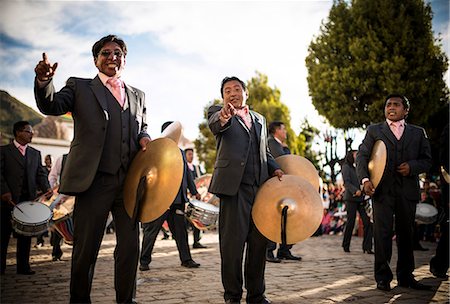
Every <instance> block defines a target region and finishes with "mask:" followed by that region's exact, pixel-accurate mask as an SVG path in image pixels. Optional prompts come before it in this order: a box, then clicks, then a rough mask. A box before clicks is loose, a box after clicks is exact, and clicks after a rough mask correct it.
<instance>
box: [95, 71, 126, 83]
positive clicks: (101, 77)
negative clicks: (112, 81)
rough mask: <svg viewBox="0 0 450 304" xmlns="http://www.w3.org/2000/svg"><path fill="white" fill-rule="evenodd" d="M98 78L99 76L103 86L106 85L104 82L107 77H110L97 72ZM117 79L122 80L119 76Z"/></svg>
mask: <svg viewBox="0 0 450 304" xmlns="http://www.w3.org/2000/svg"><path fill="white" fill-rule="evenodd" d="M98 78H100V81H101V82H102V83H103V85H104V86H106V82H107V81H108V79H109V78H112V77H109V76H108V75H106V74H103V73H102V72H98ZM119 79H120V80H122V79H121V78H120V77H119ZM122 83H123V81H122Z"/></svg>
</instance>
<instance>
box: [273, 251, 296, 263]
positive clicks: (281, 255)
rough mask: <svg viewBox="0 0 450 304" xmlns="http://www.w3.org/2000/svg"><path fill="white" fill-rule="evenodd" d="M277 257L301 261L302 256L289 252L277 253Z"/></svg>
mask: <svg viewBox="0 0 450 304" xmlns="http://www.w3.org/2000/svg"><path fill="white" fill-rule="evenodd" d="M277 258H279V259H280V260H291V261H301V260H302V258H301V257H299V256H295V255H293V254H291V253H290V252H289V253H283V254H277Z"/></svg>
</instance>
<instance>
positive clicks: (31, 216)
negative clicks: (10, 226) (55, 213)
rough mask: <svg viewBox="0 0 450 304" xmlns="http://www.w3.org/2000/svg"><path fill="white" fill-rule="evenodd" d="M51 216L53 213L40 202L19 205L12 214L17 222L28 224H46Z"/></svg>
mask: <svg viewBox="0 0 450 304" xmlns="http://www.w3.org/2000/svg"><path fill="white" fill-rule="evenodd" d="M19 208H20V210H19ZM51 214H52V212H51V211H50V209H49V208H48V207H47V206H46V205H44V204H42V203H38V202H22V203H19V204H17V207H14V209H13V212H12V216H13V218H14V219H15V220H16V221H18V222H21V223H28V224H38V223H42V222H46V221H48V220H49V219H50V217H51Z"/></svg>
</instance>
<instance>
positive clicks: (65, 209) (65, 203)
mask: <svg viewBox="0 0 450 304" xmlns="http://www.w3.org/2000/svg"><path fill="white" fill-rule="evenodd" d="M74 205H75V197H74V196H68V195H65V194H59V195H58V197H57V198H56V199H55V201H54V202H53V203H52V206H53V207H54V208H53V217H52V220H51V221H50V224H49V225H50V227H51V228H53V229H56V231H57V232H58V233H59V234H60V235H61V237H62V238H63V240H64V242H65V243H66V244H69V245H73V220H72V213H73V208H74Z"/></svg>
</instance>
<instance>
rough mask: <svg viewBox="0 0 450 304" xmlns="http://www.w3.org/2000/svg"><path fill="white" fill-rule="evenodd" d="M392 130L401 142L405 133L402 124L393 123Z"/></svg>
mask: <svg viewBox="0 0 450 304" xmlns="http://www.w3.org/2000/svg"><path fill="white" fill-rule="evenodd" d="M391 130H392V133H394V135H395V138H397V139H398V140H400V138H401V137H402V133H403V132H402V129H401V125H400V123H396V122H393V123H391Z"/></svg>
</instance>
